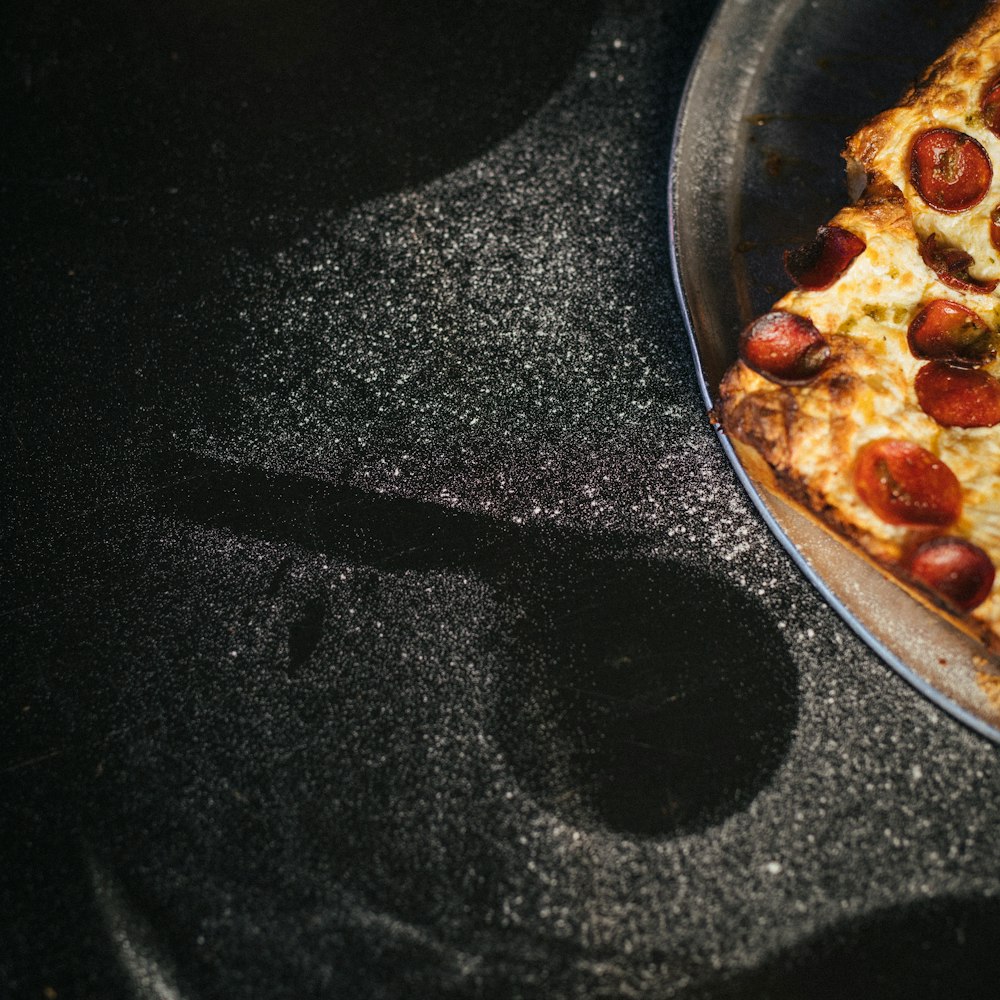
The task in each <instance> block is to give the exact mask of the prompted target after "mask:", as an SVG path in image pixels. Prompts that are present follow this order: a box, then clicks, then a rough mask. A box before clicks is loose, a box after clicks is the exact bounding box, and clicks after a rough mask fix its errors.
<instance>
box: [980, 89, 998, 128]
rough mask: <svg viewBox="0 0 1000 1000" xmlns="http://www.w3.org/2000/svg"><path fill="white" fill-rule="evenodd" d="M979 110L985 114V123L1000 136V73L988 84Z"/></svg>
mask: <svg viewBox="0 0 1000 1000" xmlns="http://www.w3.org/2000/svg"><path fill="white" fill-rule="evenodd" d="M979 110H980V111H981V112H982V115H983V124H984V125H985V126H986V127H987V128H988V129H989V130H990V131H991V132H992V133H993V134H994V135H995V136H998V137H1000V74H997V75H996V76H994V77H993V79H992V80H990V82H989V83H988V84H987V85H986V89H985V90H984V91H983V97H982V100H981V101H980V103H979Z"/></svg>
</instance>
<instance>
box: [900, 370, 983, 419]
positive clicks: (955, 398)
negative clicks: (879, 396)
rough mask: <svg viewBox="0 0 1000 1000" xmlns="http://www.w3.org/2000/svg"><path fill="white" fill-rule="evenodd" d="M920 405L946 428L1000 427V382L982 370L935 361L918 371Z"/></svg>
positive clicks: (916, 384) (915, 380) (915, 382)
mask: <svg viewBox="0 0 1000 1000" xmlns="http://www.w3.org/2000/svg"><path fill="white" fill-rule="evenodd" d="M913 388H914V389H915V390H916V392H917V402H918V403H920V408H921V409H922V410H923V411H924V413H926V414H927V415H928V416H929V417H933V419H934V420H936V421H937V422H938V423H939V424H940V425H941V426H942V427H995V426H996V425H997V424H1000V382H998V381H997V380H996V379H995V378H994V377H993V376H992V375H990V373H989V372H985V371H983V370H982V369H981V368H965V367H963V366H962V365H954V364H951V363H950V362H948V361H932V362H930V364H926V365H924V366H923V368H921V369H920V371H918V372H917V377H916V378H915V379H914V382H913Z"/></svg>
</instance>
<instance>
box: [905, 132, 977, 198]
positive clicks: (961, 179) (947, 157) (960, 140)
mask: <svg viewBox="0 0 1000 1000" xmlns="http://www.w3.org/2000/svg"><path fill="white" fill-rule="evenodd" d="M992 179H993V165H992V164H991V163H990V157H989V154H988V153H987V152H986V150H985V149H983V147H982V146H981V145H980V144H979V143H978V142H977V141H976V140H975V139H973V138H972V136H971V135H966V134H965V133H964V132H956V131H955V130H954V129H950V128H932V129H928V130H927V131H926V132H921V133H920V135H918V136H917V137H916V139H914V140H913V145H912V146H910V180H911V181H913V186H914V187H915V188H916V189H917V191H918V192H919V194H920V197H921V198H923V199H924V201H925V202H927V204H928V205H930V207H931V208H936V209H937V210H938V211H939V212H964V211H965V210H966V209H967V208H972V206H973V205H976V204H978V203H979V202H980V201H982V200H983V198H984V197H985V195H986V192H987V191H988V190H989V189H990V181H991V180H992Z"/></svg>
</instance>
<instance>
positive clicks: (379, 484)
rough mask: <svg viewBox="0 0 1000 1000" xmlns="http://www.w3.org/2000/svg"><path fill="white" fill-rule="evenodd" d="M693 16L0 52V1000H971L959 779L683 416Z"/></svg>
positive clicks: (114, 42)
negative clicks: (682, 229) (677, 122)
mask: <svg viewBox="0 0 1000 1000" xmlns="http://www.w3.org/2000/svg"><path fill="white" fill-rule="evenodd" d="M710 13H711V11H710V9H709V5H702V4H698V3H694V2H682V0H666V2H663V3H652V2H645V0H637V2H625V0H622V2H609V3H608V4H606V5H604V6H603V7H602V6H596V5H589V4H580V3H574V4H569V3H560V2H555V3H553V2H546V3H541V2H529V0H519V2H511V3H506V4H485V3H478V2H470V3H467V4H464V5H460V6H455V5H445V4H440V5H438V4H435V5H425V4H422V5H419V8H418V7H416V6H413V7H412V8H405V7H404V5H389V4H385V3H382V2H375V0H368V2H366V3H354V4H321V3H305V2H301V0H296V2H294V3H291V4H289V3H284V4H280V5H279V4H277V3H270V2H264V0H257V2H254V3H250V4H242V5H240V4H235V3H232V4H230V3H226V2H223V0H212V2H210V3H208V4H200V5H196V4H193V3H188V2H176V3H174V4H171V5H167V6H159V7H156V8H149V7H148V5H140V4H137V3H129V2H126V0H121V2H118V3H105V4H101V5H98V8H97V9H96V10H91V11H84V10H82V9H81V8H80V7H79V5H71V4H60V3H55V2H47V3H42V4H28V3H22V2H20V0H17V2H14V3H12V4H10V5H8V6H7V7H6V8H5V10H4V13H3V15H2V17H3V20H4V31H3V45H2V58H3V67H4V93H5V98H4V107H5V111H6V112H7V113H8V118H9V121H10V127H9V129H8V130H7V137H8V138H7V140H6V141H5V142H3V143H0V177H2V182H0V183H2V195H3V212H4V226H3V232H4V236H5V243H6V249H7V253H6V261H7V264H8V266H7V267H6V268H5V273H4V277H5V283H4V294H3V296H2V297H0V322H2V328H3V330H4V341H3V342H4V345H5V347H6V352H7V355H8V357H7V363H6V364H5V365H4V366H3V370H4V374H3V376H2V377H3V379H4V386H3V390H4V392H3V399H4V400H5V402H6V404H7V405H6V407H5V411H6V417H7V420H6V427H7V434H5V435H4V437H3V442H4V447H5V449H6V452H5V456H4V458H5V463H6V467H7V468H8V469H9V470H10V471H11V473H12V474H11V475H10V476H9V477H7V482H6V485H5V495H4V500H5V503H4V506H3V510H4V521H3V538H4V559H3V574H4V590H3V592H4V594H5V595H6V597H5V600H4V608H3V631H2V634H3V640H4V662H5V664H6V667H5V670H4V684H3V688H2V694H0V713H2V715H0V754H2V756H0V795H2V800H0V801H2V802H3V813H2V816H3V827H2V829H3V832H2V840H0V851H2V855H0V861H2V864H0V901H2V906H0V994H3V995H10V996H12V997H17V998H20V997H31V998H51V997H53V996H57V997H60V998H66V997H84V998H117V997H123V998H124V997H139V998H147V997H149V998H152V997H157V998H162V997H169V998H173V997H181V998H192V1000H194V998H208V997H267V998H278V997H290V998H291V997H295V998H301V997H309V996H323V997H358V998H365V997H372V998H374V997H380V998H381V997H423V996H431V995H435V996H441V997H456V998H458V997H545V998H556V997H599V996H610V997H624V996H636V997H655V998H669V997H684V998H688V1000H691V998H695V997H697V998H729V997H751V998H757V997H760V998H764V997H795V998H799V997H802V998H806V997H808V998H810V1000H812V998H817V997H837V998H840V997H857V996H866V997H907V998H931V997H985V996H991V995H992V994H993V992H994V991H995V984H996V982H997V981H998V979H997V977H998V973H1000V964H998V963H1000V959H998V954H1000V952H998V951H997V949H996V948H995V947H994V946H993V942H995V940H996V938H997V933H998V932H1000V904H998V900H1000V822H998V821H1000V760H998V758H997V751H996V749H995V748H993V747H992V746H990V745H989V744H988V743H986V742H984V741H983V740H981V739H979V738H978V737H976V736H974V735H972V734H971V733H969V732H967V731H966V730H964V729H962V728H961V727H960V726H959V725H957V724H956V723H954V722H953V721H951V720H950V719H948V718H946V717H945V716H943V715H942V714H940V713H939V712H938V711H937V710H935V709H934V708H932V707H931V706H930V705H928V704H927V703H925V702H924V701H922V700H921V699H920V697H919V696H918V695H916V694H915V693H914V692H913V691H911V690H910V689H909V688H908V687H906V685H905V684H903V683H902V682H901V681H900V680H899V679H897V678H896V677H895V676H894V675H892V674H891V673H890V672H889V671H888V669H887V668H885V667H884V666H883V665H882V664H880V663H879V662H878V661H877V660H876V659H875V658H874V657H873V656H872V655H871V654H870V653H869V652H868V651H867V650H866V649H865V648H864V647H862V646H861V645H860V644H859V643H858V642H857V640H855V639H854V638H853V637H852V635H851V634H850V633H849V632H848V631H847V630H846V629H845V628H844V626H843V625H842V624H841V623H840V622H839V621H838V620H837V619H836V618H835V616H834V615H833V614H832V613H831V612H830V611H829V609H827V608H826V607H825V606H824V605H823V603H822V602H821V601H820V599H819V598H818V597H817V596H816V595H815V594H814V593H813V591H812V590H811V589H810V588H809V587H808V585H807V584H806V583H805V582H804V581H803V580H802V579H801V578H800V577H799V576H798V575H797V573H796V571H795V570H794V568H793V566H792V565H791V563H790V562H789V560H788V559H787V558H786V557H785V556H784V555H783V554H782V552H781V550H780V548H779V547H778V545H777V544H776V543H775V542H774V540H773V539H771V538H770V536H769V535H768V534H767V532H766V531H765V530H764V528H763V527H762V526H761V525H760V523H759V522H758V521H757V519H756V517H755V515H754V514H753V512H752V509H751V507H750V505H749V503H748V502H747V500H746V498H745V497H744V496H743V495H742V494H741V493H740V491H739V488H738V486H737V484H736V482H735V479H734V477H733V476H732V474H731V472H730V470H729V468H728V466H727V465H726V463H725V460H724V458H723V456H722V455H721V454H720V453H719V452H718V450H717V448H716V446H715V443H714V440H713V434H712V432H711V430H710V429H709V427H708V424H707V421H706V418H705V415H704V413H703V411H702V408H701V404H700V401H699V398H698V394H697V389H696V386H695V380H694V374H693V368H692V363H691V359H690V356H689V352H688V346H687V342H686V337H685V334H684V331H683V328H682V323H681V318H680V312H679V309H678V306H677V303H676V302H675V300H674V297H673V292H672V289H671V286H670V281H669V277H668V274H669V268H668V253H667V245H666V232H667V227H666V218H665V216H666V171H667V161H668V152H669V138H670V130H671V127H672V123H673V116H674V113H675V109H676V107H677V103H678V100H679V95H680V91H681V88H682V86H683V82H684V80H685V77H686V74H687V72H688V69H689V67H690V64H691V60H692V58H693V56H694V52H695V49H696V46H697V42H698V40H699V38H700V36H701V33H702V32H703V30H704V27H705V24H706V23H707V20H708V17H709V15H710Z"/></svg>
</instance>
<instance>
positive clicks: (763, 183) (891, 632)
mask: <svg viewBox="0 0 1000 1000" xmlns="http://www.w3.org/2000/svg"><path fill="white" fill-rule="evenodd" d="M925 6H926V7H929V8H932V10H930V11H926V10H923V9H922V8H924V7H925ZM978 6H979V4H978V3H977V2H976V0H961V2H956V3H954V4H949V5H945V4H940V5H936V4H935V5H916V7H919V8H921V9H920V10H915V5H913V4H911V3H904V2H901V0H838V2H837V3H832V2H820V0H811V2H810V0H724V2H723V3H722V4H721V5H720V7H719V9H718V11H717V13H716V15H715V18H714V20H713V22H712V24H711V26H710V28H709V30H708V32H707V34H706V37H705V40H704V42H703V44H702V47H701V50H700V52H699V54H698V57H697V59H696V60H695V63H694V66H693V68H692V70H691V74H690V77H689V79H688V83H687V89H686V91H685V94H684V98H683V100H682V105H681V110H680V114H679V116H678V120H677V128H676V132H675V136H674V147H673V156H672V163H671V177H670V230H671V232H670V237H671V251H672V261H673V269H674V280H675V282H676V285H677V290H678V294H679V296H680V299H681V302H682V303H683V308H684V311H685V318H686V321H687V325H688V331H689V333H690V336H691V343H692V346H693V349H694V353H695V357H696V360H697V364H698V372H699V378H700V381H701V387H702V392H703V394H704V397H705V402H706V404H707V405H708V406H709V407H711V406H712V405H713V402H714V400H715V398H716V395H717V392H718V387H719V382H720V379H721V378H722V375H723V373H724V372H725V370H726V368H727V367H728V366H729V364H731V363H732V361H733V360H734V359H735V357H736V340H737V335H738V332H739V330H740V329H741V328H742V327H743V325H745V324H746V323H747V322H748V321H749V320H750V319H751V318H752V317H753V316H754V315H756V314H758V313H760V312H763V311H765V310H766V309H767V308H768V307H769V305H770V303H771V302H773V301H774V299H776V298H777V297H778V296H779V295H780V294H781V293H782V292H783V291H784V290H785V289H786V288H787V287H788V279H787V278H786V277H785V276H784V273H783V270H782V265H781V253H782V250H783V249H784V248H786V247H789V246H794V245H796V244H799V243H802V242H804V241H805V240H806V239H808V238H809V237H810V236H811V235H812V233H814V232H815V229H816V227H817V226H818V225H820V224H821V223H823V222H825V221H826V220H827V219H829V217H830V216H832V215H833V214H834V212H836V211H837V209H838V208H839V207H840V206H841V205H843V204H844V203H845V202H846V200H847V190H846V182H845V178H844V171H843V161H842V160H841V159H840V155H839V154H840V150H841V149H842V148H843V144H844V140H845V139H846V137H847V136H848V135H850V134H851V133H852V132H853V131H854V130H855V129H856V128H857V126H858V125H859V124H860V123H861V122H862V121H864V120H865V119H866V118H868V117H869V116H871V115H872V114H874V113H876V112H877V111H879V110H881V109H882V108H884V107H888V106H890V105H892V104H893V103H895V101H896V100H897V99H898V97H899V96H900V94H901V93H902V92H903V91H904V90H905V89H906V87H907V85H908V84H909V83H910V82H911V81H912V79H913V78H914V77H915V76H916V75H917V74H918V73H919V72H920V70H921V69H922V68H923V67H924V66H925V65H927V64H928V63H929V62H930V61H931V60H932V59H933V58H934V57H935V56H936V55H938V54H939V53H940V52H941V51H943V49H944V48H945V47H946V46H947V45H948V43H949V41H950V39H951V38H953V37H954V36H955V35H957V34H958V33H959V32H960V31H961V30H962V29H963V28H964V27H965V26H966V25H967V24H968V23H969V22H970V21H971V20H972V18H973V17H974V16H975V14H976V12H977V8H978ZM719 441H720V444H721V446H722V448H723V449H724V450H725V452H726V454H727V455H728V457H729V459H730V461H731V462H732V464H733V466H734V467H735V469H736V472H737V475H738V476H739V478H740V480H741V482H742V483H743V485H744V486H745V488H746V489H747V492H748V493H749V495H750V497H751V499H752V500H753V502H754V504H755V505H756V507H757V509H758V510H759V511H760V513H761V516H762V517H763V518H764V520H765V521H766V522H767V524H768V526H769V527H770V529H771V530H772V531H773V532H774V534H775V535H776V536H777V538H778V539H779V540H780V541H781V543H782V544H783V545H784V547H785V548H786V549H787V550H788V552H789V554H790V555H791V556H792V558H793V559H794V561H795V562H796V563H797V564H798V566H799V567H800V568H801V569H802V571H803V572H804V573H805V574H806V576H807V577H808V578H809V579H810V580H811V581H812V583H813V584H814V585H815V586H816V587H817V588H818V589H819V590H820V592H821V593H822V594H823V596H824V597H825V599H826V600H827V601H828V602H829V603H830V604H831V605H832V606H833V607H834V608H835V609H836V610H837V612H838V613H839V614H840V615H841V616H842V617H843V618H844V620H845V621H846V622H847V623H848V625H850V626H851V628H852V629H854V631H855V632H857V634H858V635H859V636H860V637H861V638H862V639H864V641H865V642H866V643H868V645H869V646H871V648H872V649H873V650H875V652H877V653H878V654H879V655H880V656H881V657H882V658H883V659H884V660H885V661H886V662H887V663H888V664H889V665H890V666H892V667H893V668H894V669H895V670H896V671H898V672H899V673H900V674H901V675H902V676H903V677H904V678H906V680H908V681H909V682H910V683H911V684H913V685H914V686H915V687H916V688H917V689H918V690H920V691H921V692H923V693H924V694H925V695H926V696H927V697H928V698H930V699H931V700H932V701H933V702H935V703H936V704H937V705H939V706H940V707H942V708H944V709H945V710H946V711H948V712H950V713H951V714H952V715H954V716H955V717H957V718H959V719H961V720H962V721H963V722H965V723H966V724H967V725H969V726H971V727H972V728H973V729H975V730H977V731H978V732H979V733H981V734H983V735H984V736H987V737H989V738H990V739H993V740H995V741H997V742H1000V702H998V700H997V695H996V693H995V692H996V691H997V690H998V689H1000V661H998V660H997V658H996V657H994V656H990V655H989V654H987V653H985V651H984V649H983V648H982V646H981V645H980V644H979V643H977V642H976V641H975V640H973V639H971V638H969V637H968V636H966V635H965V634H964V633H962V632H961V631H959V630H958V629H956V628H954V627H953V626H952V625H950V624H949V623H948V622H947V621H945V620H943V619H942V618H941V617H940V616H938V615H936V614H933V613H931V612H930V611H928V609H927V608H926V607H925V606H924V605H922V604H921V603H920V602H919V601H917V600H916V599H914V598H913V597H911V596H910V595H909V594H908V593H906V592H905V591H904V590H903V589H901V588H900V587H898V586H897V585H896V584H894V583H893V582H891V581H890V580H888V579H887V578H886V577H885V576H883V574H882V573H881V572H879V571H878V570H877V569H876V568H875V567H874V566H873V565H871V564H870V563H869V562H868V561H867V560H865V559H864V558H862V557H861V556H859V555H857V554H856V553H855V552H853V551H852V550H851V549H849V548H848V547H847V546H845V545H844V544H843V543H842V542H841V541H839V540H838V539H836V538H834V537H832V536H831V535H830V534H829V533H828V532H826V531H825V530H824V529H822V528H820V527H818V526H817V525H816V524H815V523H814V522H813V521H812V520H811V519H809V518H807V517H805V516H803V515H802V514H801V513H799V512H798V511H796V510H795V509H793V508H792V507H791V506H789V505H788V504H786V503H784V502H783V501H782V500H781V499H780V498H779V497H777V496H775V495H774V494H773V493H771V492H768V491H767V490H765V488H764V487H763V485H762V484H761V483H759V482H757V481H755V480H754V478H753V477H752V476H751V475H750V474H749V473H748V472H747V471H746V470H745V469H744V468H743V467H742V466H741V465H740V463H739V460H738V459H737V457H736V455H735V453H734V451H733V449H732V446H731V444H730V443H729V441H728V440H727V438H726V436H725V435H724V434H721V433H720V435H719ZM991 689H992V691H993V692H994V694H993V695H992V698H991V695H990V691H991Z"/></svg>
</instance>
